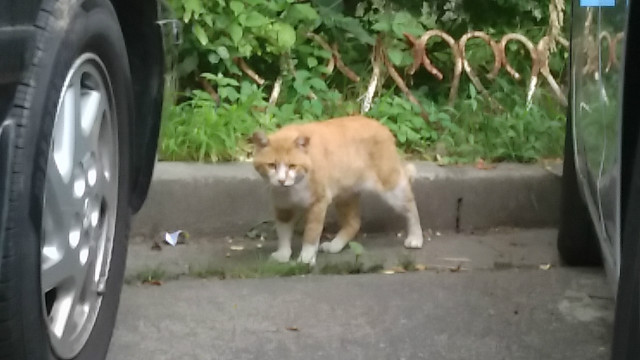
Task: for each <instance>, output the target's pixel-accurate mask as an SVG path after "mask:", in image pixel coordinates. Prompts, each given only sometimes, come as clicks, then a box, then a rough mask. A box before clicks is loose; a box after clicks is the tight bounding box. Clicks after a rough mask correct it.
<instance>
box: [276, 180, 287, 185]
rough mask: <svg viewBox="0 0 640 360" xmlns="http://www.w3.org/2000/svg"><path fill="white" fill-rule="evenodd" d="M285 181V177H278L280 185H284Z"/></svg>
mask: <svg viewBox="0 0 640 360" xmlns="http://www.w3.org/2000/svg"><path fill="white" fill-rule="evenodd" d="M286 181H287V179H278V182H279V183H280V185H284V183H285V182H286Z"/></svg>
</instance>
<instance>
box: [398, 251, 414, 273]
mask: <svg viewBox="0 0 640 360" xmlns="http://www.w3.org/2000/svg"><path fill="white" fill-rule="evenodd" d="M398 266H399V267H401V268H403V269H404V270H406V271H416V270H417V269H416V260H415V258H414V257H413V256H411V255H409V254H402V256H400V257H399V259H398Z"/></svg>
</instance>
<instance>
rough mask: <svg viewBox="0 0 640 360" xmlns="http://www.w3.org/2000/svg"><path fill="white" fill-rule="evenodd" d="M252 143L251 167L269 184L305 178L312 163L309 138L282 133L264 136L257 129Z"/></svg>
mask: <svg viewBox="0 0 640 360" xmlns="http://www.w3.org/2000/svg"><path fill="white" fill-rule="evenodd" d="M253 143H254V145H255V151H254V155H253V166H254V167H255V169H256V170H257V171H258V173H259V174H260V175H261V176H262V177H263V178H264V179H265V180H266V181H268V182H269V183H270V184H271V185H273V186H278V187H290V186H293V185H296V184H299V183H301V182H302V181H303V180H305V178H306V176H307V175H308V173H309V170H310V169H309V168H310V164H311V161H310V159H309V155H308V154H307V150H308V146H309V138H308V137H306V136H295V135H292V134H285V135H284V136H277V135H276V136H273V135H272V136H271V137H269V138H267V136H266V135H264V133H262V132H256V133H255V134H254V135H253Z"/></svg>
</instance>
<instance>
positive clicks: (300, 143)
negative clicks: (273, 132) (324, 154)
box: [296, 135, 309, 150]
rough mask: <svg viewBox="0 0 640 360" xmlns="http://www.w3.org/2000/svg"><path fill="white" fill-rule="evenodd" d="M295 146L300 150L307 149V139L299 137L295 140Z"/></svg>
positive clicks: (303, 136)
mask: <svg viewBox="0 0 640 360" xmlns="http://www.w3.org/2000/svg"><path fill="white" fill-rule="evenodd" d="M296 146H297V147H299V148H300V149H303V150H306V149H307V147H309V137H308V136H306V135H300V136H298V137H297V138H296Z"/></svg>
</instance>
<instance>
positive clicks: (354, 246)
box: [349, 241, 364, 256]
mask: <svg viewBox="0 0 640 360" xmlns="http://www.w3.org/2000/svg"><path fill="white" fill-rule="evenodd" d="M349 249H351V251H353V253H354V254H355V255H356V256H360V255H362V253H364V246H362V244H360V243H359V242H357V241H349Z"/></svg>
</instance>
